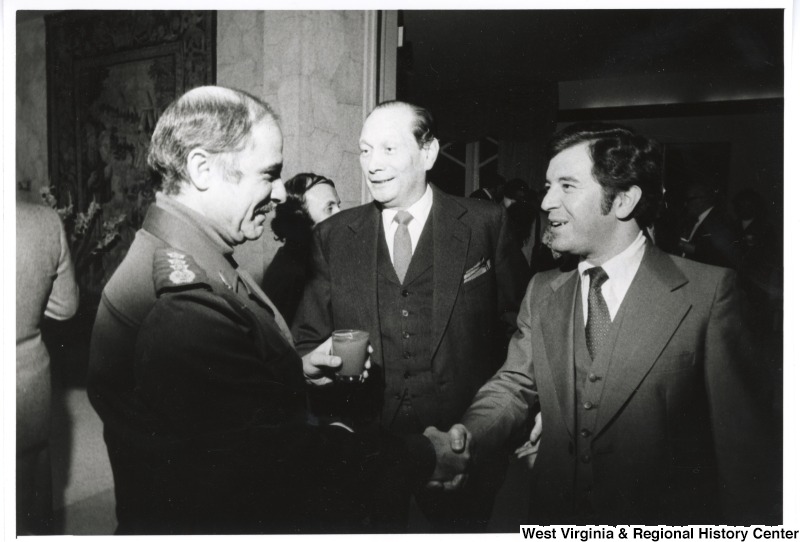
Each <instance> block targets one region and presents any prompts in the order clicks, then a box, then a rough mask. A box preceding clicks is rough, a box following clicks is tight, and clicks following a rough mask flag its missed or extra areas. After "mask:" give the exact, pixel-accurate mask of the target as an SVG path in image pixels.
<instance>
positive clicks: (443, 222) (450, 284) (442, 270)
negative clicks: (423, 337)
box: [430, 187, 470, 358]
mask: <svg viewBox="0 0 800 542" xmlns="http://www.w3.org/2000/svg"><path fill="white" fill-rule="evenodd" d="M431 188H433V207H432V208H431V217H430V219H432V220H433V328H432V335H431V337H432V338H433V341H432V343H431V344H432V349H431V358H432V357H433V355H434V353H435V352H436V351H437V350H438V348H439V343H440V342H441V341H442V338H443V337H444V332H445V329H446V328H447V322H448V321H449V320H450V315H451V314H452V312H453V307H454V306H455V302H456V297H457V296H458V290H459V288H460V287H461V282H462V280H463V277H464V275H463V273H464V268H465V265H466V259H467V251H468V249H469V241H470V229H469V227H467V226H466V225H465V224H464V223H462V222H461V220H460V218H461V216H462V215H464V213H466V212H467V211H466V209H464V207H462V206H461V205H460V204H459V203H458V202H456V201H455V200H453V199H450V198H448V197H447V196H446V195H445V194H443V193H442V192H440V191H439V190H438V189H436V188H434V187H431Z"/></svg>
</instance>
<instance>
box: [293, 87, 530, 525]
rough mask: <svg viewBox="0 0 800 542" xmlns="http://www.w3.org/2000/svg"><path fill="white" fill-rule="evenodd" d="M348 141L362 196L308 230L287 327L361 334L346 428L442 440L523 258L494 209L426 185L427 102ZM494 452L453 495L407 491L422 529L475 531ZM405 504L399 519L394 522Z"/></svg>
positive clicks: (509, 317)
mask: <svg viewBox="0 0 800 542" xmlns="http://www.w3.org/2000/svg"><path fill="white" fill-rule="evenodd" d="M359 147H360V149H361V158H360V159H361V168H362V171H363V173H364V178H365V182H366V184H367V188H368V189H369V191H370V193H371V194H372V196H373V198H374V199H375V201H374V202H371V203H367V204H365V205H361V206H358V207H355V208H353V209H347V210H345V211H342V212H341V213H339V214H338V215H336V216H334V217H332V218H330V219H329V220H326V221H324V222H322V223H321V224H319V226H318V227H317V228H316V229H315V231H314V249H313V252H312V253H313V255H314V274H313V277H312V279H311V282H310V283H309V285H308V287H307V288H306V291H305V293H304V296H303V301H302V302H301V304H300V309H299V310H298V313H297V316H296V317H295V320H294V325H293V332H294V337H295V342H296V345H297V349H298V351H299V352H300V353H301V354H306V353H308V352H310V351H312V350H314V349H316V348H319V347H320V345H324V343H325V341H326V340H327V339H328V337H330V335H331V332H332V331H333V330H336V329H363V330H366V331H368V332H369V334H370V342H371V344H372V347H373V348H374V352H373V354H372V362H373V366H372V369H371V370H370V376H369V378H368V379H367V380H366V381H365V382H364V386H363V389H361V390H360V392H359V393H358V394H356V397H355V399H354V403H355V404H356V405H357V408H355V409H354V411H355V412H356V413H357V414H360V416H361V420H360V423H361V424H363V425H371V424H377V425H378V426H380V427H382V428H384V429H385V430H388V431H390V432H393V433H395V434H399V435H404V436H411V435H419V434H421V433H423V432H424V434H426V435H431V436H434V435H442V434H443V433H442V432H441V431H440V429H438V428H441V427H448V428H449V427H450V426H451V425H453V423H455V422H456V421H458V419H459V417H460V416H461V415H462V414H463V412H464V410H465V409H466V408H467V406H469V401H470V400H471V399H472V396H474V394H475V392H476V391H477V390H478V388H480V386H481V385H482V384H483V383H484V382H485V381H486V380H487V379H488V378H489V377H490V376H491V375H492V374H493V373H494V371H495V370H496V369H497V368H498V367H499V364H500V363H502V360H503V358H504V352H505V346H506V345H507V344H508V339H509V337H510V336H511V334H512V333H513V330H514V321H515V319H516V313H517V309H518V307H519V301H520V299H521V296H522V291H523V290H524V287H525V262H524V260H523V258H522V253H521V252H520V251H519V250H518V249H516V248H515V247H514V244H513V236H512V235H511V232H510V231H509V226H508V221H507V218H506V213H505V211H504V209H503V208H502V207H501V206H499V205H496V204H492V203H489V202H485V201H479V200H475V199H471V198H459V197H454V196H450V195H447V194H445V193H443V192H441V191H440V190H438V189H436V188H435V187H433V186H432V184H431V183H429V182H428V178H427V176H428V171H429V170H430V169H431V168H432V167H433V165H434V162H435V161H436V158H437V156H438V152H439V141H438V140H437V139H436V134H435V132H434V125H433V117H432V116H431V114H430V112H429V111H427V110H426V109H424V108H422V107H419V106H415V105H413V104H409V103H405V102H399V101H392V102H385V103H382V104H380V105H378V106H377V107H376V108H375V109H374V110H373V111H372V112H371V113H370V114H369V116H368V117H367V119H366V121H365V122H364V125H363V127H362V129H361V137H360V141H359ZM307 359H309V360H311V359H312V358H307ZM325 369H326V368H325V367H314V366H313V365H312V366H310V367H309V366H307V367H306V370H305V372H306V374H307V375H312V374H313V373H314V371H315V370H316V371H317V378H312V379H311V380H312V384H314V383H316V384H319V387H320V388H321V390H320V391H322V389H333V392H334V393H335V392H336V387H335V386H330V385H329V382H330V379H329V374H326V372H325ZM326 378H328V380H327V382H326V380H325V379H326ZM448 448H449V447H448ZM437 450H438V451H439V452H442V454H444V456H446V455H448V454H447V453H445V452H449V449H445V450H443V451H442V450H441V449H440V448H437ZM506 457H507V456H506V455H501V456H499V457H494V458H489V457H488V456H487V457H486V460H487V461H486V462H485V463H482V465H484V466H486V470H484V471H482V475H479V476H478V475H476V476H472V477H471V478H470V484H469V485H468V486H467V487H466V488H464V491H463V492H456V491H451V492H443V491H441V490H439V491H436V490H421V491H418V492H416V493H415V498H416V502H417V504H418V505H419V508H420V510H421V511H422V512H423V514H425V516H426V518H427V519H428V520H429V521H430V524H431V529H432V530H433V531H437V532H439V531H442V532H466V531H481V530H485V528H486V525H487V523H488V519H489V516H490V514H491V510H492V505H493V501H494V495H495V492H496V490H497V487H498V486H499V483H500V482H501V481H502V476H503V473H504V472H505V463H504V462H505V461H506ZM484 474H485V475H484ZM409 504H410V501H408V502H406V503H405V506H404V507H402V508H398V510H397V513H398V516H399V517H401V518H402V516H405V517H408V511H409ZM400 521H402V519H401V520H400Z"/></svg>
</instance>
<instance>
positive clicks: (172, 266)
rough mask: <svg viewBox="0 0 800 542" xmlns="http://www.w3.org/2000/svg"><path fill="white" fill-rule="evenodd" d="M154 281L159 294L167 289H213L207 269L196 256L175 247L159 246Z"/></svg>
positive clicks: (154, 268) (156, 254) (156, 253)
mask: <svg viewBox="0 0 800 542" xmlns="http://www.w3.org/2000/svg"><path fill="white" fill-rule="evenodd" d="M153 282H154V283H155V287H156V295H157V296H158V295H161V294H162V293H164V292H167V291H177V290H187V289H192V288H206V289H208V290H210V289H211V284H210V283H209V281H208V277H207V276H206V273H205V271H203V270H202V269H201V268H200V266H198V265H197V262H195V261H194V258H192V257H191V256H190V255H189V254H186V253H185V252H181V251H180V250H175V249H174V248H159V249H157V250H156V251H155V253H154V254H153Z"/></svg>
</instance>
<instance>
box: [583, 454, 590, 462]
mask: <svg viewBox="0 0 800 542" xmlns="http://www.w3.org/2000/svg"><path fill="white" fill-rule="evenodd" d="M591 460H592V456H590V455H589V454H583V455H582V456H581V463H589V462H591Z"/></svg>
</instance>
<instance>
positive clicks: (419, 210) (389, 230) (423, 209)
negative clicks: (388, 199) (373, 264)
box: [381, 185, 433, 264]
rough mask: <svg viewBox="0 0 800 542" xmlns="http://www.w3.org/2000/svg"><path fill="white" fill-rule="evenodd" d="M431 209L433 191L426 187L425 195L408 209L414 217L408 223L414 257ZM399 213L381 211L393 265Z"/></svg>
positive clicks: (391, 210) (392, 210)
mask: <svg viewBox="0 0 800 542" xmlns="http://www.w3.org/2000/svg"><path fill="white" fill-rule="evenodd" d="M431 207H433V190H431V187H430V185H426V187H425V193H424V194H423V195H422V197H421V198H420V199H418V200H417V202H416V203H414V204H413V205H412V206H411V207H409V208H408V209H406V211H408V212H409V213H410V214H411V216H413V217H414V218H413V219H412V220H411V222H409V223H408V234H409V236H410V237H411V254H412V255H413V254H414V251H415V250H417V243H419V238H420V236H421V235H422V228H424V227H425V221H426V220H428V215H429V214H431ZM397 211H399V209H384V210H383V211H381V218H382V219H383V233H384V234H385V235H386V246H388V247H389V257H390V258H391V259H392V264H394V233H395V232H396V231H397V222H395V221H394V217H395V215H396V214H397Z"/></svg>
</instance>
